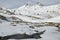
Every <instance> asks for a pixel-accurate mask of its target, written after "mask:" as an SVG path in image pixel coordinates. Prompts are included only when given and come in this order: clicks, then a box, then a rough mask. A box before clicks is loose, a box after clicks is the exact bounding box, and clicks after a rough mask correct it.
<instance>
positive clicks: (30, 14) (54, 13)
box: [0, 4, 60, 40]
mask: <svg viewBox="0 0 60 40" xmlns="http://www.w3.org/2000/svg"><path fill="white" fill-rule="evenodd" d="M50 22H51V23H52V24H53V23H56V22H57V24H58V23H59V25H60V4H57V5H52V6H43V5H42V4H35V5H30V4H26V5H23V6H21V7H19V8H17V9H7V8H0V36H6V35H11V34H17V33H20V34H23V33H26V34H29V35H31V34H34V33H36V31H39V32H41V31H43V30H46V32H45V34H44V35H42V37H43V38H42V39H41V40H44V39H46V38H47V39H46V40H48V39H49V40H59V38H60V36H59V35H60V32H57V31H56V30H58V28H56V27H55V25H47V24H49V23H50ZM7 30H8V31H7ZM12 30H13V31H12ZM55 33H56V34H55ZM46 35H47V36H46ZM52 35H53V36H52ZM56 35H58V36H56ZM48 36H49V37H48ZM51 36H52V37H51ZM54 37H56V38H54ZM38 40H40V39H38Z"/></svg>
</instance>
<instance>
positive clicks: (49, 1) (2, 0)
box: [0, 0, 60, 8]
mask: <svg viewBox="0 0 60 40" xmlns="http://www.w3.org/2000/svg"><path fill="white" fill-rule="evenodd" d="M36 2H40V3H41V4H43V5H45V6H47V5H55V4H59V3H60V0H0V7H6V8H18V7H20V6H22V5H24V4H26V3H32V4H34V3H36Z"/></svg>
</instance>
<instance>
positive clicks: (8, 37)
mask: <svg viewBox="0 0 60 40" xmlns="http://www.w3.org/2000/svg"><path fill="white" fill-rule="evenodd" d="M44 32H45V30H44V31H42V32H38V33H34V34H32V35H28V34H13V35H7V36H4V37H0V39H2V40H3V39H27V38H36V39H38V38H42V37H41V36H40V35H42V34H44Z"/></svg>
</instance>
